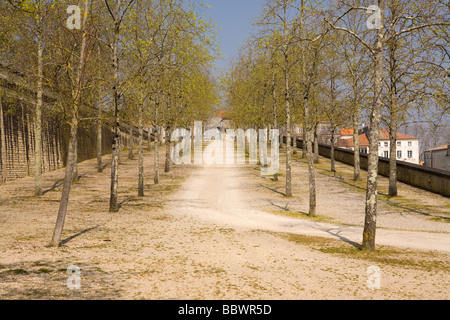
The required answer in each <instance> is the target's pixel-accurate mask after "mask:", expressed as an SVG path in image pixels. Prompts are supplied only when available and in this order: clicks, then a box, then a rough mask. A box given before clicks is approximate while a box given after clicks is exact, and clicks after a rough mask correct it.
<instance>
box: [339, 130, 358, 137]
mask: <svg viewBox="0 0 450 320" xmlns="http://www.w3.org/2000/svg"><path fill="white" fill-rule="evenodd" d="M354 132H355V130H353V129H352V128H345V129H342V130H341V136H352V135H353V133H354Z"/></svg>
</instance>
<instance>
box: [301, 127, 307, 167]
mask: <svg viewBox="0 0 450 320" xmlns="http://www.w3.org/2000/svg"><path fill="white" fill-rule="evenodd" d="M306 146H307V144H306V120H305V123H304V124H303V148H302V159H305V158H306V157H307V148H306Z"/></svg>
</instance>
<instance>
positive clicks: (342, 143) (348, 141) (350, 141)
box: [336, 134, 369, 148]
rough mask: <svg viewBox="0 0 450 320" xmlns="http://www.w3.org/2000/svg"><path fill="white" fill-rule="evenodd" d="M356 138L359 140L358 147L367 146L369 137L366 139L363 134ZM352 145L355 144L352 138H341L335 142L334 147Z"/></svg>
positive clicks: (351, 146)
mask: <svg viewBox="0 0 450 320" xmlns="http://www.w3.org/2000/svg"><path fill="white" fill-rule="evenodd" d="M358 140H359V146H360V147H368V146H369V139H367V137H366V135H365V134H362V135H360V136H359V139H358ZM354 146H355V140H354V139H353V138H351V139H341V140H339V141H338V142H337V143H336V147H342V148H353V147H354Z"/></svg>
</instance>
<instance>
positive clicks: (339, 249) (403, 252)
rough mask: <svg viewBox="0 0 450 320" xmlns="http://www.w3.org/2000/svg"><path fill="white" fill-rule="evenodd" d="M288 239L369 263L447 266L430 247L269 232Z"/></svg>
mask: <svg viewBox="0 0 450 320" xmlns="http://www.w3.org/2000/svg"><path fill="white" fill-rule="evenodd" d="M272 234H273V235H275V236H278V237H280V238H283V239H286V240H289V241H291V242H294V243H297V244H300V245H305V246H309V247H311V249H313V250H317V251H319V252H322V253H326V254H332V255H337V256H340V257H345V258H352V259H358V260H364V261H368V262H369V263H373V264H379V265H389V266H400V267H404V268H414V269H421V270H425V271H429V272H431V271H433V272H436V271H447V270H448V268H450V262H449V259H448V255H445V254H443V253H442V254H441V253H437V252H432V251H413V250H408V249H399V248H394V247H388V246H378V249H377V250H376V251H363V250H361V249H360V248H357V247H356V246H355V245H352V244H349V243H342V241H339V240H335V239H328V238H322V237H314V236H305V235H297V234H289V233H272Z"/></svg>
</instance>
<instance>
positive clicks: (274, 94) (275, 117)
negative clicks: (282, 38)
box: [272, 66, 281, 182]
mask: <svg viewBox="0 0 450 320" xmlns="http://www.w3.org/2000/svg"><path fill="white" fill-rule="evenodd" d="M273 68H274V66H272V69H273ZM275 80H276V79H275V71H272V98H273V129H274V130H277V129H278V101H277V92H276V81H275ZM280 138H281V136H280V137H279V139H280ZM278 143H279V142H278ZM274 161H279V159H275V160H274ZM273 181H275V182H277V181H278V172H275V173H274V175H273Z"/></svg>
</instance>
